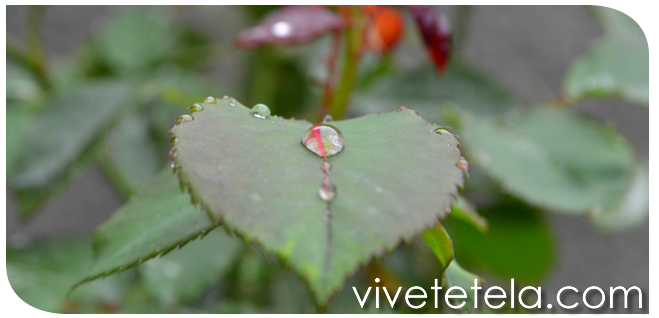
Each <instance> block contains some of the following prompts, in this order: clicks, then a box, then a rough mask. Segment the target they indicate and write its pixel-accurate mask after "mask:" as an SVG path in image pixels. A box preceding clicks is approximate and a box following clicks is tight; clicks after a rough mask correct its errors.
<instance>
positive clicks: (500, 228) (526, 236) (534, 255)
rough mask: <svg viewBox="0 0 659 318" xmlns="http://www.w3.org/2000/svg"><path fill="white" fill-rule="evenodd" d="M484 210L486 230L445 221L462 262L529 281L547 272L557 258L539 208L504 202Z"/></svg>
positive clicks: (471, 267)
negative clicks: (487, 226) (487, 224)
mask: <svg viewBox="0 0 659 318" xmlns="http://www.w3.org/2000/svg"><path fill="white" fill-rule="evenodd" d="M481 212H482V215H483V216H484V217H485V218H486V219H487V221H488V223H489V231H488V232H487V233H483V232H481V231H479V230H478V229H476V228H474V227H473V226H472V225H471V224H469V223H468V222H466V221H464V220H461V219H456V218H447V219H446V221H445V222H444V226H445V228H446V230H447V231H448V233H449V234H450V235H451V238H452V239H453V247H454V249H455V259H456V260H458V261H459V262H460V264H462V265H464V266H466V267H468V268H470V269H474V270H476V269H479V270H485V271H487V272H490V273H493V274H495V275H497V276H499V277H501V278H504V279H510V278H514V279H515V280H520V281H522V282H529V283H534V282H537V281H539V280H540V279H541V278H542V277H544V275H546V274H547V272H548V271H549V270H550V269H551V265H552V261H553V258H554V257H553V254H554V253H553V240H552V237H551V233H550V231H549V228H548V227H547V225H546V224H545V222H544V219H543V217H542V214H541V213H540V212H539V211H536V210H532V209H531V208H529V207H528V206H527V205H524V204H522V203H520V202H505V203H500V204H498V205H496V206H492V207H488V208H484V209H481ZM472 284H473V282H472ZM472 286H473V285H472Z"/></svg>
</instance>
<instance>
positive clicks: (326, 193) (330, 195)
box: [318, 178, 336, 201]
mask: <svg viewBox="0 0 659 318" xmlns="http://www.w3.org/2000/svg"><path fill="white" fill-rule="evenodd" d="M318 195H320V198H321V199H323V201H332V199H334V197H336V185H335V184H334V182H332V181H330V180H329V178H326V179H325V180H323V184H322V185H321V186H320V189H319V190H318Z"/></svg>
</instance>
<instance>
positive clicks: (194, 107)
mask: <svg viewBox="0 0 659 318" xmlns="http://www.w3.org/2000/svg"><path fill="white" fill-rule="evenodd" d="M213 100H214V99H213ZM188 109H189V110H191V111H193V112H200V111H202V110H204V106H202V105H201V104H199V103H194V104H192V106H190V107H188Z"/></svg>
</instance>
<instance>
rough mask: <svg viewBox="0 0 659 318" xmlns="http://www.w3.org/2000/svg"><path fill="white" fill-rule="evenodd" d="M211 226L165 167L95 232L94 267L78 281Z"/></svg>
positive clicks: (166, 249) (139, 258)
mask: <svg viewBox="0 0 659 318" xmlns="http://www.w3.org/2000/svg"><path fill="white" fill-rule="evenodd" d="M212 228H213V225H212V224H211V222H210V221H209V218H208V216H207V215H206V214H205V213H204V212H203V211H202V210H201V209H199V208H197V207H195V206H194V205H192V203H191V201H190V196H189V195H188V194H184V193H181V189H180V188H179V185H178V182H177V180H176V177H175V176H173V175H172V173H171V171H168V169H166V170H164V171H163V172H161V173H160V174H159V175H158V177H157V178H156V179H155V180H153V182H152V183H150V184H149V185H148V186H147V187H146V188H145V190H144V191H142V192H141V193H140V194H139V195H137V196H136V197H134V198H133V199H132V200H130V201H129V202H128V203H127V204H126V205H124V206H123V207H122V208H121V209H119V211H117V212H115V214H114V215H112V217H111V218H110V220H108V221H107V222H106V223H104V224H103V225H102V226H101V227H100V228H99V229H98V231H97V232H96V234H94V251H95V256H96V258H95V261H94V266H93V267H92V268H91V269H90V270H89V271H88V273H87V274H86V275H85V278H84V279H83V280H82V281H81V282H80V283H83V282H85V281H88V280H93V279H96V278H100V277H103V276H107V275H110V274H112V273H115V272H118V271H123V270H126V269H127V268H130V267H132V266H135V265H138V264H140V263H143V262H144V261H146V260H148V259H149V258H152V257H155V256H158V255H163V254H166V253H167V252H169V251H171V250H173V249H174V248H176V247H177V246H182V245H185V244H186V243H187V242H189V241H190V240H192V239H195V238H197V237H199V236H200V235H203V234H205V233H207V232H208V231H210V230H211V229H212Z"/></svg>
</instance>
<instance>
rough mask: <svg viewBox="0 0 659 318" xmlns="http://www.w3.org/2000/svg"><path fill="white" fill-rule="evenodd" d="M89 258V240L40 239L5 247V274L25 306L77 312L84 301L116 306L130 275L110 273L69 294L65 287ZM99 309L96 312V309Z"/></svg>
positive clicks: (78, 273)
mask: <svg viewBox="0 0 659 318" xmlns="http://www.w3.org/2000/svg"><path fill="white" fill-rule="evenodd" d="M91 261H92V248H91V240H90V239H88V238H81V237H75V238H74V237H71V238H59V239H51V240H48V241H43V242H40V243H37V244H35V245H32V246H29V247H27V248H26V249H24V250H17V249H11V248H9V249H8V250H7V277H8V278H9V282H10V284H11V287H12V288H13V290H14V292H16V294H17V295H18V297H20V298H21V299H22V300H23V301H25V302H26V303H27V304H28V305H30V306H32V307H35V308H37V309H41V310H45V311H48V312H59V313H65V312H80V311H85V308H81V307H80V306H83V305H84V302H86V303H97V304H99V305H101V304H105V306H106V307H111V306H116V305H118V304H120V303H121V302H122V301H123V296H124V292H125V290H126V289H127V283H128V279H129V278H130V277H129V276H126V275H121V276H113V277H109V278H107V279H104V280H100V281H97V282H93V283H91V284H88V285H86V286H84V287H81V288H80V289H79V290H77V291H76V292H74V293H72V294H71V296H70V298H69V300H68V301H66V300H65V296H66V292H67V290H68V288H69V287H70V286H71V285H72V284H73V283H75V281H76V279H78V278H79V275H80V272H81V271H85V270H87V268H88V267H89V266H90V265H91ZM96 312H98V311H96Z"/></svg>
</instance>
